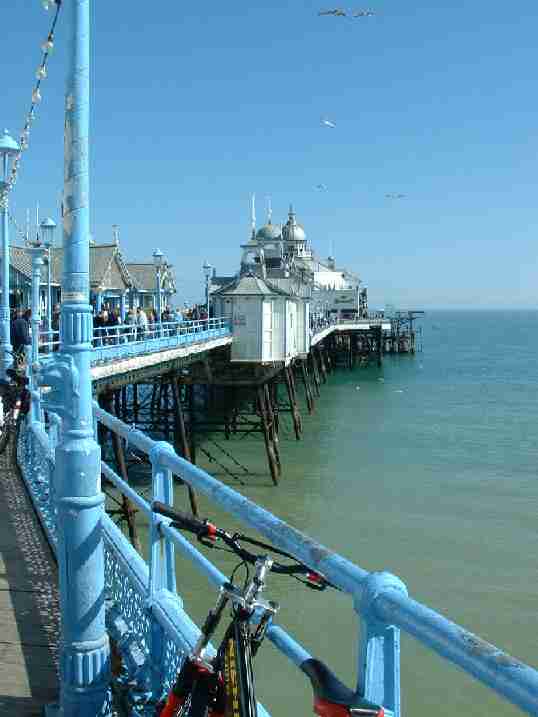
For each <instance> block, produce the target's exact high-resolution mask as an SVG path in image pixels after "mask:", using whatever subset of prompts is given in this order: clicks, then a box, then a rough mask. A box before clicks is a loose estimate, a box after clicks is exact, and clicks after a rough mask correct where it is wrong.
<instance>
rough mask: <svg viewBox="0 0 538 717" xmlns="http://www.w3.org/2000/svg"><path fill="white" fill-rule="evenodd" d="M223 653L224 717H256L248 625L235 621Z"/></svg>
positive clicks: (240, 620)
mask: <svg viewBox="0 0 538 717" xmlns="http://www.w3.org/2000/svg"><path fill="white" fill-rule="evenodd" d="M225 640H226V646H225V650H224V689H225V701H226V710H225V714H226V716H227V717H228V715H230V717H257V715H258V706H257V703H256V695H255V692H254V672H253V670H252V649H251V644H250V633H249V628H248V623H247V622H246V621H245V620H242V619H235V620H234V622H233V631H229V632H228V634H227V636H226V638H225Z"/></svg>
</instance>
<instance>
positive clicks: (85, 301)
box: [42, 0, 110, 717]
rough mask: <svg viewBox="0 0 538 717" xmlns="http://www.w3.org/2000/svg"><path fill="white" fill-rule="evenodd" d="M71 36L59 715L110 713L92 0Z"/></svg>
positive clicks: (74, 9) (72, 17) (73, 22)
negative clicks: (96, 393)
mask: <svg viewBox="0 0 538 717" xmlns="http://www.w3.org/2000/svg"><path fill="white" fill-rule="evenodd" d="M63 4H64V17H65V20H66V25H67V28H68V33H69V40H70V49H69V55H68V62H69V68H68V77H67V88H66V114H65V139H64V147H65V158H64V178H65V179H64V216H63V246H64V252H63V254H64V263H63V276H62V309H61V323H60V327H61V335H60V341H61V353H60V355H59V356H56V357H55V359H53V360H52V361H51V362H50V363H49V364H48V368H44V369H43V372H42V373H43V376H42V383H48V385H51V386H52V389H53V390H52V391H51V394H52V395H50V397H49V403H50V404H54V403H56V404H57V407H59V410H57V412H58V413H60V415H61V417H62V434H61V437H60V443H59V445H58V446H57V448H56V468H55V476H54V480H55V487H56V495H57V502H58V505H57V508H58V570H59V582H60V608H61V641H60V646H61V648H60V649H61V654H60V714H61V715H62V717H97V716H99V717H102V716H103V715H108V714H110V707H109V682H110V648H109V642H108V636H107V633H106V630H105V609H104V597H105V585H104V556H103V541H102V530H101V517H102V515H103V507H104V496H103V494H102V492H101V484H100V476H101V469H100V460H101V455H100V449H99V446H98V445H97V443H96V442H95V440H94V436H93V415H92V390H91V377H90V352H91V339H92V327H93V322H92V308H91V306H90V303H89V236H90V231H89V229H90V227H89V222H90V202H89V189H90V187H89V110H90V106H89V105H90V73H89V66H90V0H64V3H63Z"/></svg>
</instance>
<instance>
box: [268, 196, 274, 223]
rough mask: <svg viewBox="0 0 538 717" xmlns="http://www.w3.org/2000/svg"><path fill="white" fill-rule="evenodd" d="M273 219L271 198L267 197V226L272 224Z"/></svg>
mask: <svg viewBox="0 0 538 717" xmlns="http://www.w3.org/2000/svg"><path fill="white" fill-rule="evenodd" d="M272 218H273V207H272V205H271V196H270V195H269V196H268V197H267V224H271V220H272Z"/></svg>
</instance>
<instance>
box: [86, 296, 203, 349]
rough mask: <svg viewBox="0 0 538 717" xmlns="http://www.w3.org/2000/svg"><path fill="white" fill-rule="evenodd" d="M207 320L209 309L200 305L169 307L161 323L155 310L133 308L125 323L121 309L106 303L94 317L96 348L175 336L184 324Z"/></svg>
mask: <svg viewBox="0 0 538 717" xmlns="http://www.w3.org/2000/svg"><path fill="white" fill-rule="evenodd" d="M207 318H208V315H207V310H206V308H205V307H201V306H199V305H195V306H193V307H190V308H189V307H185V308H183V309H180V308H175V309H172V308H170V307H169V306H166V307H165V309H164V311H163V312H162V314H161V319H160V321H159V316H158V313H157V311H155V309H144V308H143V307H142V306H138V307H137V308H136V309H134V308H131V309H129V310H128V311H127V313H126V315H125V320H124V321H123V322H122V320H121V314H120V312H119V310H118V309H117V308H114V307H110V305H108V304H104V306H103V308H102V309H101V311H99V312H96V313H95V315H94V318H93V328H94V332H93V333H94V345H95V346H100V345H103V344H111V343H113V344H115V343H119V342H124V341H141V340H143V339H146V338H154V337H156V336H158V335H164V336H171V335H173V334H177V333H179V331H180V327H181V325H182V324H185V323H186V322H188V321H199V320H204V319H207Z"/></svg>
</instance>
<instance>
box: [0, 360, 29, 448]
mask: <svg viewBox="0 0 538 717" xmlns="http://www.w3.org/2000/svg"><path fill="white" fill-rule="evenodd" d="M13 357H14V361H15V368H8V369H7V370H6V375H7V377H8V379H10V380H9V381H6V380H4V379H2V380H0V402H1V405H2V409H3V410H2V417H1V420H0V454H1V453H3V452H4V451H5V450H6V446H7V444H8V443H9V439H10V437H11V436H12V435H13V436H14V438H15V445H17V441H18V439H19V434H20V431H21V427H22V424H23V421H24V418H25V417H26V415H27V413H28V412H29V410H30V391H29V390H28V378H27V377H26V376H25V375H24V374H22V373H21V371H22V370H23V368H24V356H22V357H21V356H20V355H18V354H13Z"/></svg>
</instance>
